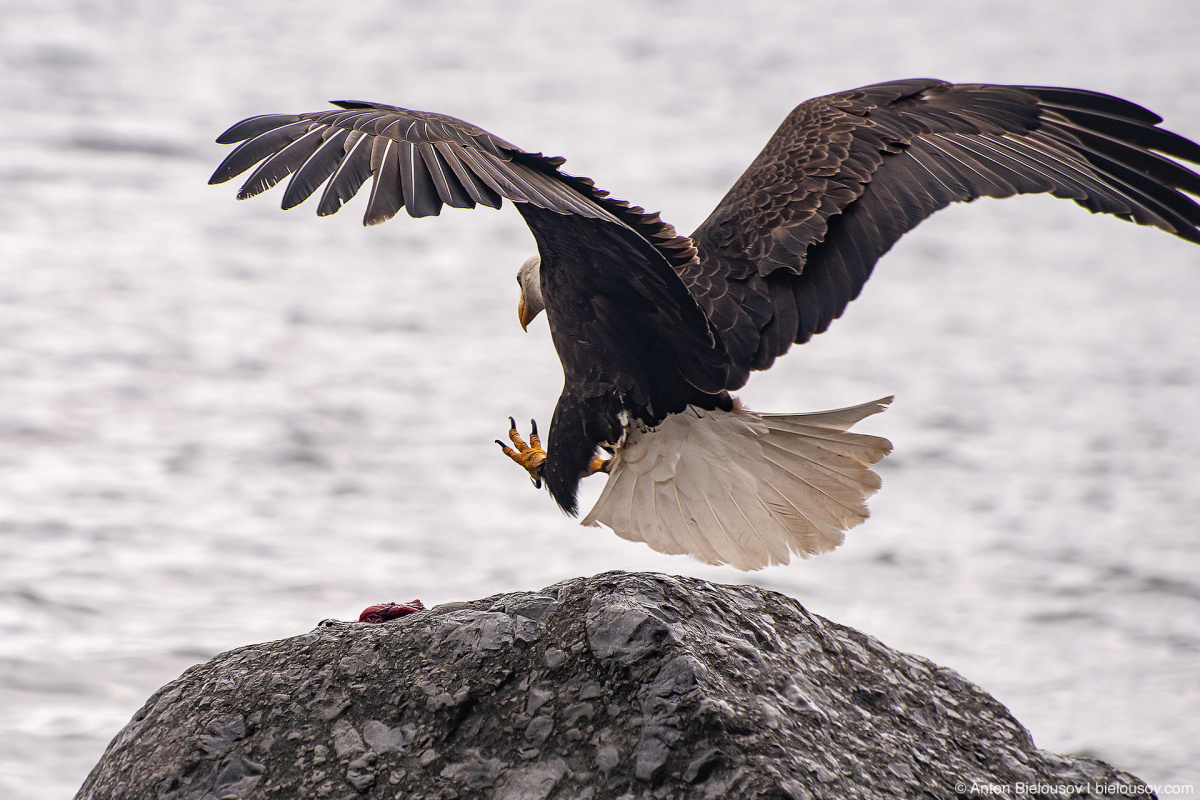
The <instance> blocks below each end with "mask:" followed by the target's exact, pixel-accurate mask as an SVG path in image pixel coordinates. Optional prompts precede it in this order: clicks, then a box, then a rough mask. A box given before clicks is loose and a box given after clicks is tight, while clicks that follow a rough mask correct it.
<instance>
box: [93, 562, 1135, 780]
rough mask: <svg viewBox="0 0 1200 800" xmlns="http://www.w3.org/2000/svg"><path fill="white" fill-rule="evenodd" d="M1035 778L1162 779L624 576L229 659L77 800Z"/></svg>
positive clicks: (901, 668)
mask: <svg viewBox="0 0 1200 800" xmlns="http://www.w3.org/2000/svg"><path fill="white" fill-rule="evenodd" d="M1037 783H1043V784H1045V785H1046V787H1047V788H1048V790H1049V791H1053V790H1054V788H1055V787H1061V786H1065V785H1068V784H1071V785H1078V786H1084V785H1090V786H1096V785H1103V786H1104V787H1105V788H1106V789H1110V790H1111V788H1112V785H1113V784H1121V785H1125V786H1142V784H1141V782H1140V781H1138V779H1137V778H1134V777H1133V776H1131V775H1128V774H1126V773H1121V772H1118V771H1116V770H1114V769H1113V768H1112V767H1110V766H1108V765H1106V764H1103V763H1101V762H1098V761H1094V760H1091V759H1087V758H1081V757H1074V756H1071V757H1063V756H1057V755H1053V754H1050V753H1045V752H1042V751H1039V750H1038V749H1037V748H1035V747H1034V744H1033V741H1032V739H1031V738H1030V736H1029V733H1028V732H1027V731H1026V730H1025V729H1024V728H1022V727H1021V725H1020V724H1019V723H1018V722H1017V721H1016V720H1015V719H1013V718H1012V716H1011V715H1010V714H1009V713H1008V711H1007V710H1006V709H1005V708H1004V707H1003V706H1001V705H1000V704H999V703H998V702H996V700H994V699H993V698H992V697H990V696H989V695H987V694H985V693H984V692H982V691H980V690H979V689H978V688H976V687H975V686H972V685H971V684H969V683H967V682H966V681H965V680H963V679H962V678H961V677H959V676H958V675H957V674H956V673H954V672H952V671H951V670H948V669H944V668H941V667H938V666H937V665H936V664H932V663H930V662H929V661H926V660H924V659H922V658H917V657H914V656H909V655H904V654H902V653H897V652H895V651H893V650H890V649H888V648H887V647H885V646H884V645H882V644H881V643H879V642H877V641H876V640H874V639H872V638H871V637H869V636H865V635H863V634H861V633H859V632H858V631H855V630H852V629H850V628H846V627H844V626H841V625H837V624H835V623H832V622H829V621H828V620H825V619H822V618H820V617H816V616H813V615H812V614H809V613H808V612H807V611H805V610H804V608H803V607H801V606H800V604H799V603H797V602H796V601H795V600H792V599H790V598H787V597H784V596H782V595H779V594H775V593H773V592H768V591H764V590H761V589H758V588H755V587H752V586H719V585H714V584H710V583H706V582H704V581H699V580H693V579H687V578H676V577H669V576H665V575H651V574H626V573H605V574H602V575H598V576H595V577H593V578H579V579H576V580H571V581H567V582H565V583H561V584H557V585H555V586H551V587H549V588H547V589H544V590H542V591H540V592H521V593H516V594H506V595H499V596H496V597H491V598H487V599H484V600H477V601H475V602H471V603H456V604H450V605H444V606H439V607H437V608H434V609H431V610H429V611H422V612H419V613H416V614H411V615H409V616H404V617H401V618H399V619H397V620H394V621H391V622H387V623H383V624H377V625H369V624H361V623H342V622H331V623H323V624H322V625H321V626H320V627H318V628H317V629H316V630H314V631H313V632H311V633H308V634H305V635H303V636H296V637H294V638H291V639H285V640H282V641H278V642H270V643H267V644H261V645H254V646H250V647H243V648H241V649H238V650H234V651H232V652H229V653H225V654H224V655H221V656H218V657H217V658H214V659H213V660H212V661H210V662H208V663H207V664H202V665H199V666H196V667H193V668H192V669H190V670H188V671H187V672H186V673H184V675H183V676H182V677H180V678H179V679H178V680H176V681H174V682H173V683H170V684H168V685H167V686H165V687H163V688H162V689H161V690H159V691H158V692H157V693H156V694H155V695H154V696H153V697H151V698H150V700H149V702H147V703H146V705H145V707H144V708H143V709H142V710H141V711H139V712H138V713H137V715H136V716H135V717H134V718H133V720H132V721H131V722H130V723H129V725H127V726H126V727H125V729H124V730H123V731H122V732H121V733H120V734H119V735H118V736H117V737H116V738H115V739H114V740H113V742H112V743H111V744H110V745H109V748H108V751H107V752H106V753H105V754H104V756H103V758H102V759H101V761H100V763H99V764H98V765H97V766H96V768H95V769H94V770H93V771H92V773H91V775H90V776H88V779H87V781H86V782H85V783H84V785H83V787H82V788H81V789H80V791H79V794H78V795H77V798H78V799H86V800H131V799H132V798H156V799H158V800H222V799H224V798H336V799H337V800H341V799H342V798H421V799H422V800H424V799H426V798H428V799H429V800H432V799H433V798H447V799H449V798H497V799H498V800H546V799H548V798H562V799H563V800H567V799H568V798H569V799H570V800H588V799H589V798H591V799H592V800H601V798H614V799H616V798H621V799H622V800H633V799H634V798H656V799H657V800H666V798H679V799H680V800H681V799H682V798H727V797H728V798H757V797H768V798H839V800H841V799H843V798H856V797H863V798H915V797H921V798H952V797H955V796H957V795H963V794H964V791H963V787H964V786H966V787H969V786H971V785H972V784H976V785H987V786H1001V785H1007V786H1010V787H1011V786H1015V785H1017V784H1021V785H1023V786H1027V787H1028V786H1029V785H1030V784H1037ZM1143 791H1144V790H1143ZM1110 794H1111V791H1110ZM1025 796H1035V797H1036V796H1039V795H1038V794H1037V792H1036V791H1026V792H1025Z"/></svg>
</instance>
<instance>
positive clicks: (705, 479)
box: [583, 397, 892, 570]
mask: <svg viewBox="0 0 1200 800" xmlns="http://www.w3.org/2000/svg"><path fill="white" fill-rule="evenodd" d="M891 401H892V398H891V397H886V398H883V399H881V400H876V401H874V402H870V403H863V404H862V405H858V406H853V407H850V408H840V409H835V410H833V411H820V412H815V413H809V414H756V413H754V412H752V411H749V410H747V409H745V408H742V407H741V406H740V405H739V406H736V407H735V408H734V409H733V410H732V411H706V410H703V409H699V408H695V407H692V406H689V407H688V408H687V410H686V411H684V412H682V413H680V414H672V415H671V416H669V417H667V419H665V420H663V421H662V423H660V424H659V425H658V426H657V427H655V428H634V429H631V430H630V431H629V433H628V436H627V438H626V441H625V443H624V444H623V445H622V446H621V447H620V448H618V450H617V452H616V453H615V454H614V456H613V460H612V464H611V465H610V468H609V478H608V483H607V484H606V485H605V487H604V491H603V493H602V494H601V495H600V499H599V500H597V501H596V505H595V507H594V508H592V510H591V511H590V512H589V513H588V515H587V516H586V517H584V519H583V524H584V525H596V524H599V523H602V524H604V525H606V526H608V527H609V528H612V529H613V531H614V532H615V533H616V534H617V535H618V536H620V537H622V538H624V539H628V540H630V541H635V542H645V543H646V544H648V545H650V547H652V548H654V549H655V550H658V551H659V552H661V553H669V554H688V555H691V556H694V557H696V558H698V559H700V560H701V561H705V562H708V563H709V564H730V565H732V566H734V567H737V568H738V569H744V570H752V569H760V568H762V567H765V566H768V565H770V564H786V563H788V561H789V560H790V557H791V554H792V553H797V554H799V555H800V556H802V557H807V556H809V555H814V554H816V553H824V552H827V551H829V550H832V549H833V548H835V547H837V546H838V545H839V544H841V543H842V541H843V540H844V539H845V531H847V530H849V529H850V528H853V527H854V526H855V525H859V524H861V523H862V522H863V521H864V520H865V519H866V518H867V516H868V513H869V512H868V511H867V506H866V499H867V498H868V497H870V496H871V495H873V494H874V493H875V492H876V491H878V490H879V486H880V480H879V476H878V475H876V474H875V473H874V472H872V471H871V466H872V465H873V464H875V463H876V462H878V461H879V460H880V459H881V458H883V457H884V456H886V455H887V454H888V453H890V452H891V450H892V444H891V442H889V441H888V440H887V439H883V438H880V437H878V436H868V435H866V434H860V433H850V432H849V429H850V428H851V427H852V426H853V425H854V424H855V423H857V422H859V421H860V420H862V419H864V418H866V417H869V416H870V415H872V414H877V413H879V412H880V411H883V410H884V408H886V407H887V405H888V404H889V403H890V402H891Z"/></svg>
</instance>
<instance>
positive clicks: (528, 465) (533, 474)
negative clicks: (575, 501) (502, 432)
mask: <svg viewBox="0 0 1200 800" xmlns="http://www.w3.org/2000/svg"><path fill="white" fill-rule="evenodd" d="M508 423H509V426H510V427H509V429H508V438H509V439H510V440H511V441H512V443H513V445H514V446H515V447H516V448H517V449H516V450H514V449H513V448H512V447H509V446H508V445H506V444H505V443H504V442H502V441H500V440H499V439H497V440H496V444H498V445H500V449H501V450H502V451H503V452H504V455H506V456H508V457H509V458H511V459H512V460H513V461H515V462H517V463H518V464H520V465H521V466H522V467H524V468H525V469H526V471H528V472H529V478H530V479H531V480H532V481H533V485H534V486H536V487H537V488H539V489H540V488H542V462H543V461H545V460H546V451H545V450H543V449H542V439H541V437H540V436H538V432H537V422H535V421H534V420H530V421H529V444H526V443H525V440H524V439H522V438H521V434H519V433H517V423H516V420H514V419H513V418H512V417H509V418H508Z"/></svg>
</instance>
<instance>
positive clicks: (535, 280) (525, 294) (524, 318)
mask: <svg viewBox="0 0 1200 800" xmlns="http://www.w3.org/2000/svg"><path fill="white" fill-rule="evenodd" d="M517 284H518V285H520V287H521V300H520V301H519V302H518V303H517V319H519V320H521V329H522V330H525V329H526V328H527V327H528V326H529V323H531V322H533V320H534V319H535V318H536V317H537V315H538V314H540V313H542V311H543V310H544V309H545V308H546V303H545V301H543V300H542V257H541V256H530V257H529V258H527V259H525V263H524V264H522V265H521V268H520V269H519V270H517Z"/></svg>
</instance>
